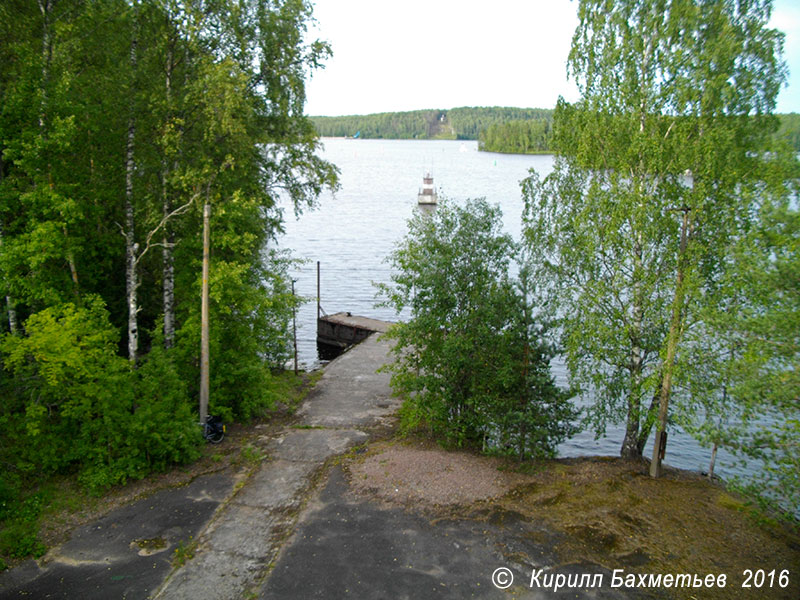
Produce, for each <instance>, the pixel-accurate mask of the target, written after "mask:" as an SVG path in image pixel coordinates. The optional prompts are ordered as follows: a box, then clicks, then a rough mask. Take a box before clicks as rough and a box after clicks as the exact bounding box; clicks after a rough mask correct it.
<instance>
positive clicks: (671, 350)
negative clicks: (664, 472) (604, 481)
mask: <svg viewBox="0 0 800 600" xmlns="http://www.w3.org/2000/svg"><path fill="white" fill-rule="evenodd" d="M689 212H690V211H689V209H688V208H685V209H683V224H682V225H681V245H680V250H679V253H678V275H677V280H676V282H675V295H674V296H673V299H672V317H671V319H670V324H669V334H668V335H667V352H666V356H665V358H664V370H663V373H664V376H663V379H662V381H661V392H660V395H659V402H658V404H659V406H658V434H657V435H656V441H655V443H654V444H653V458H652V460H651V462H650V477H653V478H657V477H660V476H661V455H660V452H659V450H660V443H659V442H660V441H661V438H662V436H663V435H664V432H665V431H666V430H667V411H668V408H669V397H670V393H671V392H672V374H673V371H674V370H675V356H676V354H677V351H678V341H679V339H680V335H681V329H682V327H683V318H682V314H683V305H684V296H685V289H684V287H685V278H686V246H687V243H688V236H689V233H688V228H689Z"/></svg>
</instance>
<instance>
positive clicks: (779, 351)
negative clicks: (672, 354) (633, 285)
mask: <svg viewBox="0 0 800 600" xmlns="http://www.w3.org/2000/svg"><path fill="white" fill-rule="evenodd" d="M793 186H794V189H795V190H796V189H797V179H795V181H794V183H793ZM799 269H800V212H798V208H797V206H796V204H795V203H794V201H792V200H790V199H789V197H787V195H784V194H778V195H775V194H773V193H770V191H769V190H768V189H764V190H763V191H762V193H761V194H760V197H759V199H758V212H757V219H756V220H755V222H754V223H753V227H752V228H751V229H749V230H748V231H747V232H744V233H743V234H742V235H740V236H738V237H737V238H736V239H735V240H734V241H733V242H732V244H731V260H730V261H729V262H728V263H726V265H725V269H724V271H723V273H722V274H721V276H720V277H719V279H718V280H717V281H716V285H715V288H714V290H713V294H709V297H708V302H707V303H706V304H705V305H704V307H703V311H702V314H701V318H700V322H699V323H698V325H697V326H696V327H695V328H693V330H692V331H691V332H689V334H688V335H687V344H686V345H687V349H686V351H685V353H684V354H683V355H682V356H681V357H680V359H681V361H682V362H681V366H682V372H683V373H685V376H684V377H685V382H686V383H685V385H684V386H683V387H682V388H681V389H680V390H679V392H678V393H679V394H680V396H681V398H682V400H683V403H684V404H685V407H686V408H685V411H684V412H679V413H678V415H677V418H678V419H679V420H680V422H681V423H682V425H683V426H684V428H685V429H687V430H688V431H689V432H690V433H692V435H694V436H695V437H696V438H697V439H699V440H700V441H701V442H702V443H705V444H707V445H711V444H718V445H720V446H722V447H726V448H727V449H729V450H730V451H732V452H733V453H735V454H738V455H739V456H742V457H750V458H752V459H756V461H762V462H763V464H764V469H763V470H762V471H761V472H759V473H757V474H756V475H755V477H753V478H752V479H751V480H749V481H740V482H739V485H740V486H742V487H744V488H745V489H746V491H749V492H751V493H755V494H756V495H757V496H760V502H761V503H762V504H765V505H767V506H769V507H770V508H773V509H775V508H776V509H778V510H779V511H780V512H783V514H786V515H788V516H793V517H794V518H797V517H798V516H800V462H799V461H800V445H799V443H798V440H800V400H798V395H797V390H798V389H800V376H799V375H798V374H799V373H800V337H798V331H800V287H799V286H798V281H797V278H796V277H793V276H792V275H791V274H793V273H797V272H800V271H798V270H799ZM697 360H702V361H703V369H702V373H700V372H697V371H695V370H693V369H692V368H691V365H690V364H686V363H692V362H693V361H697Z"/></svg>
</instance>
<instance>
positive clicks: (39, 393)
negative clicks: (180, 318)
mask: <svg viewBox="0 0 800 600" xmlns="http://www.w3.org/2000/svg"><path fill="white" fill-rule="evenodd" d="M25 328H26V331H27V336H26V337H16V336H10V335H7V336H6V337H5V338H4V340H3V342H2V344H0V351H2V353H3V355H4V358H5V363H6V367H7V368H8V369H9V370H10V372H11V373H12V374H13V375H14V377H15V378H16V379H17V381H18V382H23V381H24V382H25V383H24V384H23V385H18V387H17V393H16V397H15V398H14V400H15V402H16V403H18V406H19V409H17V410H16V411H13V412H11V411H8V412H6V411H7V410H8V409H7V408H6V410H4V416H7V417H8V420H9V423H11V424H13V425H14V432H13V433H12V435H13V436H14V437H15V438H16V439H15V441H16V442H17V445H18V447H17V453H16V456H15V457H14V464H15V465H16V468H17V469H18V470H19V471H21V472H23V473H40V474H47V473H55V472H63V471H67V470H69V469H71V468H73V467H74V466H76V465H79V467H80V478H81V480H82V481H83V482H84V483H86V484H87V486H88V487H89V488H91V489H94V490H101V489H104V488H106V487H108V486H109V485H113V484H116V483H120V482H125V481H126V480H127V479H129V478H139V477H142V476H143V475H145V474H146V473H147V472H148V471H150V470H153V469H163V468H164V467H166V466H167V465H169V464H174V463H179V462H185V461H187V460H190V459H193V458H195V457H197V456H198V450H197V445H198V443H199V437H200V436H199V431H198V427H197V426H196V425H195V423H194V421H195V419H194V418H193V416H192V411H191V410H190V405H189V403H188V401H187V397H186V393H185V390H184V387H183V384H182V382H181V380H180V378H179V377H178V374H177V371H176V370H175V368H174V367H173V366H172V364H171V363H170V361H169V359H168V358H167V356H166V353H165V352H164V351H163V350H161V349H155V350H154V351H153V352H151V354H150V355H149V356H148V358H147V360H146V361H145V362H144V363H143V364H142V366H141V368H140V369H138V370H135V371H132V370H131V369H130V367H129V364H128V362H127V361H126V360H125V359H123V358H121V357H119V356H117V355H116V345H117V339H116V338H117V333H116V331H115V330H114V328H112V327H111V326H110V324H109V323H108V314H107V313H106V311H105V309H104V307H103V304H102V302H101V301H100V300H99V299H98V298H90V299H89V301H88V302H87V305H86V306H85V307H82V308H78V307H76V306H75V305H73V304H64V305H58V306H55V307H52V308H48V309H45V310H43V311H41V312H39V313H36V314H35V315H33V316H31V317H30V318H29V319H28V320H27V322H26V324H25ZM9 413H10V414H9ZM10 458H11V457H6V460H9V459H10Z"/></svg>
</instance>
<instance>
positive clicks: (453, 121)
mask: <svg viewBox="0 0 800 600" xmlns="http://www.w3.org/2000/svg"><path fill="white" fill-rule="evenodd" d="M776 116H777V117H778V119H779V126H778V130H777V132H776V133H775V135H776V136H777V137H785V138H787V139H788V141H789V144H790V145H791V147H792V148H794V150H795V152H800V114H798V113H794V112H792V113H788V114H779V115H776ZM310 119H311V121H312V122H313V123H314V127H315V128H316V130H317V133H318V134H319V135H320V136H321V137H359V138H378V139H395V140H411V139H416V140H478V149H479V150H484V151H486V152H507V153H515V154H541V153H550V152H552V151H553V148H552V140H553V109H550V108H513V107H503V106H490V107H467V106H464V107H460V108H453V109H450V110H442V109H425V110H412V111H405V112H386V113H375V114H370V115H348V116H341V117H310Z"/></svg>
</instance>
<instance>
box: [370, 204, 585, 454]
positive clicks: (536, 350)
mask: <svg viewBox="0 0 800 600" xmlns="http://www.w3.org/2000/svg"><path fill="white" fill-rule="evenodd" d="M500 228H501V213H500V210H499V208H496V207H492V206H490V205H489V204H488V203H486V202H485V201H484V200H474V201H468V203H467V205H466V206H465V207H464V208H460V207H458V206H455V205H452V204H450V203H449V202H446V201H445V202H442V203H440V204H439V206H438V208H437V210H436V212H435V213H433V214H432V215H425V214H418V215H417V216H415V217H414V218H413V219H412V220H411V221H410V222H409V233H408V235H407V236H406V238H405V239H404V240H403V242H402V243H401V244H400V245H399V246H398V248H397V249H396V250H395V251H394V252H393V254H392V255H391V257H390V260H391V263H392V266H393V267H394V270H395V272H396V273H395V275H393V277H392V280H393V282H394V284H393V285H392V286H381V288H382V291H383V293H384V294H385V295H386V296H387V299H388V300H387V304H389V305H390V306H392V307H394V308H395V309H396V310H397V311H398V312H400V311H401V310H403V309H404V308H406V307H409V308H410V309H411V318H410V319H409V320H408V322H406V323H401V324H399V325H397V326H396V327H393V328H392V329H391V330H390V332H389V334H388V336H389V337H390V338H392V339H394V340H395V342H396V344H395V346H394V353H395V355H396V361H395V362H394V363H393V364H392V365H391V366H390V369H391V370H392V372H393V374H392V386H393V388H394V390H395V392H396V393H398V394H400V395H402V396H403V397H404V398H405V405H404V407H403V409H402V411H401V418H402V423H403V426H404V427H405V428H411V427H417V426H419V425H425V426H427V427H428V428H429V430H430V432H431V433H432V434H433V435H434V436H437V437H440V438H441V439H443V440H444V441H445V442H447V443H449V444H452V445H455V446H462V445H472V446H480V447H481V448H482V449H483V450H484V451H487V452H492V453H501V454H513V455H516V456H518V457H519V458H520V459H523V458H529V457H534V456H550V455H553V454H554V453H555V451H556V447H557V445H558V443H559V442H560V441H561V440H563V439H564V438H565V437H566V436H568V435H571V434H572V433H574V431H575V428H574V427H573V426H572V424H571V421H572V420H573V419H574V418H575V416H576V412H575V410H574V409H573V408H572V406H571V404H570V403H569V396H570V395H569V394H568V393H566V392H563V391H561V390H559V389H558V388H557V387H556V386H555V384H554V382H553V379H552V377H551V375H550V372H549V360H550V358H551V356H552V353H551V352H550V351H549V349H548V348H547V347H546V346H545V345H544V344H543V343H542V342H541V326H540V325H538V324H536V323H535V321H534V319H533V318H532V309H531V307H530V305H529V302H528V298H527V294H526V292H525V288H524V286H521V285H520V284H521V282H520V281H515V280H514V279H512V278H511V277H510V275H509V266H510V264H511V261H512V260H513V259H515V258H516V257H517V255H518V253H517V246H516V244H515V243H514V242H513V240H512V239H511V238H510V237H509V236H508V235H505V234H502V233H501V232H500ZM523 273H524V270H523Z"/></svg>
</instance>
